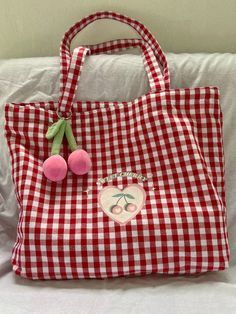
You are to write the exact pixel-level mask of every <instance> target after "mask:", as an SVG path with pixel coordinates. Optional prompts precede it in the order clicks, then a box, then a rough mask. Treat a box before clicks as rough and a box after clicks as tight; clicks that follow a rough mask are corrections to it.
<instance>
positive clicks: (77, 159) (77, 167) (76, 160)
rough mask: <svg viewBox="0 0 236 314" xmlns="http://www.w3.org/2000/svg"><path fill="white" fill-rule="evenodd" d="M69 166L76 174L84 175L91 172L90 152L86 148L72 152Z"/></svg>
mask: <svg viewBox="0 0 236 314" xmlns="http://www.w3.org/2000/svg"><path fill="white" fill-rule="evenodd" d="M68 166H69V168H70V170H71V171H72V172H74V173H75V174H77V175H83V174H86V173H88V172H89V170H90V169H91V166H92V162H91V159H90V157H89V154H88V153H87V152H86V151H85V150H83V149H77V150H75V151H74V152H72V153H71V154H70V156H69V158H68Z"/></svg>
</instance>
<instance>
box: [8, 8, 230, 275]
mask: <svg viewBox="0 0 236 314" xmlns="http://www.w3.org/2000/svg"><path fill="white" fill-rule="evenodd" d="M99 18H114V19H117V20H119V21H122V22H125V23H127V24H129V25H131V26H132V27H134V28H135V29H136V30H137V31H138V32H139V34H140V35H141V36H142V40H138V39H136V40H117V41H113V42H108V43H103V44H99V45H94V46H91V45H89V46H86V47H79V48H76V49H75V50H74V51H73V53H72V55H71V54H70V53H69V52H68V51H69V50H68V49H69V46H70V42H71V40H72V38H73V37H74V36H75V34H76V33H77V32H78V31H79V30H81V29H82V28H83V27H85V26H86V25H88V24H89V23H90V22H92V21H94V20H96V19H99ZM131 46H140V47H141V48H142V49H143V58H144V64H145V67H146V71H147V74H148V78H149V81H150V84H154V85H153V88H154V86H155V90H154V89H153V88H152V89H151V90H150V92H148V93H147V94H146V95H143V96H141V97H138V98H137V99H135V100H133V101H129V102H90V101H83V102H82V101H78V102H75V101H74V100H73V98H74V93H75V89H76V86H77V85H78V84H77V81H78V78H79V76H80V73H81V70H82V66H83V62H84V59H85V56H86V54H89V53H100V52H111V51H114V50H115V51H117V50H118V49H123V48H127V47H131ZM158 64H159V65H158ZM159 66H160V68H159ZM61 69H62V72H61V73H62V76H61V96H60V99H59V102H58V103H55V102H47V103H43V102H38V103H20V104H7V105H6V109H5V114H6V126H5V130H6V137H7V141H8V145H9V150H10V156H11V161H12V175H13V180H14V184H15V188H16V196H17V199H18V202H19V208H20V212H19V223H18V233H17V240H16V243H15V246H14V249H13V257H12V263H13V269H14V271H15V272H16V273H17V274H19V275H21V276H23V277H27V278H32V279H71V278H74V279H76V278H107V277H116V276H125V275H140V274H149V273H165V274H193V273H198V272H206V271H218V270H223V269H225V268H226V267H227V266H228V260H229V247H228V238H227V228H226V209H225V193H224V156H223V145H222V113H221V110H220V105H219V91H218V88H217V87H201V88H185V89H169V72H168V67H167V63H166V59H165V56H164V54H163V52H162V51H161V48H160V46H159V45H158V44H157V42H156V40H155V39H154V38H153V36H152V35H151V34H150V32H149V31H148V30H147V29H146V28H145V27H144V26H143V25H142V24H140V23H139V22H136V21H134V20H132V19H130V18H127V17H124V16H122V15H120V14H117V13H112V12H99V13H96V14H93V15H91V16H89V17H87V18H84V19H83V20H82V21H81V22H79V23H77V24H75V26H73V27H72V28H71V29H70V30H69V31H68V32H67V33H66V35H65V37H64V39H63V42H62V48H61ZM57 110H59V111H60V113H61V114H65V115H67V114H68V113H70V112H71V114H72V116H71V124H72V129H73V132H74V134H75V137H76V139H77V141H78V143H79V146H81V147H82V148H84V149H86V151H87V152H88V153H89V155H90V156H91V159H92V169H91V171H90V172H89V173H88V174H87V175H83V176H76V175H75V174H73V173H72V172H70V171H69V172H68V174H67V177H66V178H65V179H64V180H63V181H61V182H59V183H58V182H57V183H56V182H51V181H49V180H48V179H46V177H45V176H44V175H43V172H42V164H43V161H44V160H45V159H47V158H48V156H49V155H50V149H51V143H50V142H48V140H47V139H46V138H45V133H46V131H47V129H48V126H49V125H50V124H51V123H52V122H54V121H56V120H57V119H58V117H57ZM69 153H70V152H69V148H68V146H67V145H66V142H64V144H63V147H62V152H61V155H62V156H63V157H64V158H65V160H67V158H68V155H69ZM127 173H135V174H140V175H142V177H145V178H146V180H144V181H142V180H140V178H139V177H135V176H129V175H125V174H127ZM112 174H113V176H110V175H112ZM114 174H115V175H114ZM116 174H121V175H118V176H116ZM108 176H110V178H111V180H103V181H101V180H102V179H104V178H106V177H108ZM132 184H135V185H137V184H138V185H139V186H141V188H142V189H143V190H144V191H145V193H146V201H145V204H144V205H143V207H142V209H141V210H140V211H139V212H138V213H137V215H136V216H134V217H133V218H132V219H131V220H130V221H129V222H127V223H126V224H119V223H117V222H116V221H114V220H113V219H111V217H109V216H108V215H106V213H105V212H104V211H103V210H102V209H101V206H100V203H99V201H98V195H99V193H100V192H101V191H102V190H103V189H104V188H106V187H110V186H115V187H117V188H119V189H120V190H122V189H124V188H125V187H126V186H130V185H132Z"/></svg>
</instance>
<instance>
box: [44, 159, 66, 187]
mask: <svg viewBox="0 0 236 314" xmlns="http://www.w3.org/2000/svg"><path fill="white" fill-rule="evenodd" d="M43 173H44V175H45V177H46V178H48V179H49V180H51V181H54V182H58V181H61V180H63V179H64V178H65V176H66V174H67V164H66V161H65V159H64V158H63V157H61V156H60V155H53V156H50V157H49V158H48V159H46V160H45V161H44V163H43Z"/></svg>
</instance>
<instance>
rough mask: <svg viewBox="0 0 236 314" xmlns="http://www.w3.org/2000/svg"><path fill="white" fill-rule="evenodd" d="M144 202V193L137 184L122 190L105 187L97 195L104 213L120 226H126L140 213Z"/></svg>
mask: <svg viewBox="0 0 236 314" xmlns="http://www.w3.org/2000/svg"><path fill="white" fill-rule="evenodd" d="M145 200H146V192H145V191H144V189H143V188H142V187H141V186H140V185H139V184H131V185H128V186H127V187H126V188H125V189H123V190H120V189H118V188H117V187H115V186H107V187H105V188H104V189H103V190H101V191H100V193H99V195H98V202H99V205H100V207H101V208H102V210H103V211H104V213H105V214H106V215H107V216H109V217H110V218H111V219H113V220H114V221H116V222H118V223H119V224H121V225H125V224H127V223H128V222H129V221H130V220H131V219H133V218H134V217H135V216H136V215H137V214H138V213H139V212H140V210H141V209H142V208H143V206H144V203H145Z"/></svg>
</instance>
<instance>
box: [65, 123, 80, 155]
mask: <svg viewBox="0 0 236 314" xmlns="http://www.w3.org/2000/svg"><path fill="white" fill-rule="evenodd" d="M65 133H66V139H67V142H68V144H69V147H70V149H71V150H72V152H73V151H75V150H76V149H77V148H78V146H77V143H76V140H75V137H74V134H73V131H72V128H71V125H70V122H68V121H67V123H66V131H65Z"/></svg>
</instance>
